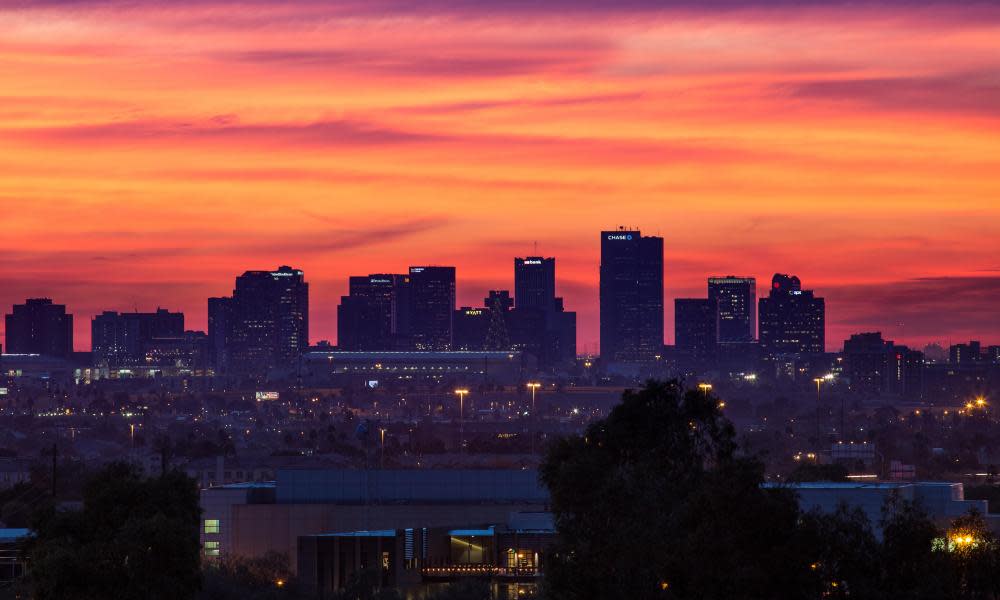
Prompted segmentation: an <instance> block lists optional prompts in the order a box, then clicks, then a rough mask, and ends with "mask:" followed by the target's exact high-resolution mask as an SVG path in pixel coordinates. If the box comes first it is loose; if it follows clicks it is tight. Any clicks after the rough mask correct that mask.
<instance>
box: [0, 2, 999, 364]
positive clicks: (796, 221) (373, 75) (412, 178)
mask: <svg viewBox="0 0 1000 600" xmlns="http://www.w3.org/2000/svg"><path fill="white" fill-rule="evenodd" d="M991 4H992V5H993V6H991ZM664 6H667V7H668V8H663V7H664ZM0 223H2V224H3V235H2V236H0V309H2V310H3V311H4V312H8V311H9V310H10V307H11V305H12V304H14V303H15V302H21V301H23V299H24V298H26V297H35V296H48V297H51V298H53V299H54V300H55V301H57V302H60V303H65V304H67V305H68V307H69V309H70V310H71V311H72V312H73V313H74V314H75V315H76V319H77V321H76V346H77V348H78V349H80V350H86V349H89V345H90V317H91V316H92V315H93V314H95V313H97V312H100V311H101V310H105V309H113V310H133V309H134V308H138V309H139V310H141V311H145V310H152V309H155V308H156V307H157V306H158V305H159V306H163V307H165V308H169V309H172V310H182V311H184V312H185V313H186V315H187V325H188V328H193V329H203V328H204V327H205V321H206V314H205V313H206V298H207V297H208V296H218V295H224V294H228V293H230V291H231V289H232V285H233V279H234V278H235V276H237V275H238V274H240V273H242V272H243V271H244V270H247V269H269V268H274V267H276V266H278V265H282V264H288V265H291V266H294V267H298V268H301V269H303V270H304V271H305V273H306V278H307V280H308V281H309V282H310V284H311V296H310V302H311V321H312V323H311V332H310V333H311V335H310V337H311V339H312V341H313V342H315V341H318V340H321V339H329V340H331V341H335V340H336V306H337V304H338V302H339V298H340V296H341V295H342V294H344V293H346V287H347V286H346V283H347V277H348V275H351V274H366V273H369V272H403V271H404V270H405V269H406V267H407V266H408V265H411V264H448V265H455V266H457V267H458V296H459V303H460V304H461V305H469V304H478V303H481V301H482V298H483V296H484V295H485V293H486V291H487V290H488V289H492V288H501V289H510V288H511V287H512V286H513V258H514V257H515V256H524V255H527V254H532V253H533V248H534V244H535V242H537V245H538V252H539V253H541V254H544V255H547V256H555V257H556V261H557V277H558V288H559V289H558V291H559V293H560V295H563V296H565V297H566V305H567V308H568V309H569V310H576V311H577V312H578V313H579V338H578V343H579V348H578V349H579V351H580V352H583V351H585V350H589V351H591V352H593V351H596V350H597V346H598V327H597V308H598V298H597V284H598V262H599V237H598V232H599V231H600V230H601V229H609V228H613V227H615V226H617V225H630V226H634V227H638V228H641V229H642V231H643V233H646V234H656V235H661V236H663V237H664V240H665V243H664V246H665V264H666V266H665V281H666V299H667V300H666V303H667V313H666V327H665V329H666V332H667V342H668V343H669V342H672V341H673V310H672V309H673V298H675V297H689V296H693V297H698V296H700V297H704V296H705V279H706V277H707V276H709V275H725V274H737V275H755V276H757V277H758V280H759V281H758V287H759V288H762V289H765V290H766V288H767V282H768V281H769V280H770V277H771V275H772V274H773V273H774V272H776V271H779V272H786V273H794V274H797V275H799V276H800V277H801V278H802V281H803V285H804V287H806V288H810V289H814V290H816V292H817V294H818V295H820V296H824V297H826V299H827V324H828V325H827V343H828V347H829V348H830V349H835V348H839V347H840V346H841V344H842V343H843V339H844V338H845V337H847V336H848V335H849V334H851V333H854V332H859V331H870V330H881V331H883V332H884V333H885V334H886V335H887V337H889V338H894V339H896V340H897V341H903V342H908V343H911V344H914V345H923V344H925V343H927V342H930V341H939V342H941V343H943V344H947V343H949V342H954V343H957V342H959V341H963V340H967V339H969V338H973V337H974V338H976V339H982V340H983V342H984V343H994V344H997V343H1000V317H998V309H1000V6H998V5H996V3H979V4H971V3H970V4H961V3H955V2H950V3H947V4H945V3H941V4H936V3H932V2H913V1H910V2H903V1H895V2H894V1H885V2H880V3H877V4H876V3H870V4H866V3H864V2H861V3H851V4H846V3H845V4H838V3H836V2H832V3H831V2H820V1H815V2H808V1H806V2H792V1H784V2H763V1H758V2H741V1H739V0H730V1H723V0H719V1H711V0H708V1H704V2H696V1H694V0H689V1H688V2H674V3H666V2H653V1H642V0H623V1H618V2H596V1H592V0H576V1H570V0H549V1H548V2H542V1H539V2H529V1H527V0H521V1H518V0H508V1H504V2H501V1H499V0H475V1H474V0H457V1H450V2H445V1H443V0H428V1H425V2H403V1H402V0H396V1H393V0H354V1H345V2H334V1H320V0H299V1H294V0H288V1H284V2H271V1H266V0H243V1H232V2H227V1H224V0H131V1H119V2H103V1H98V0H6V1H4V2H2V3H0ZM0 327H2V321H0Z"/></svg>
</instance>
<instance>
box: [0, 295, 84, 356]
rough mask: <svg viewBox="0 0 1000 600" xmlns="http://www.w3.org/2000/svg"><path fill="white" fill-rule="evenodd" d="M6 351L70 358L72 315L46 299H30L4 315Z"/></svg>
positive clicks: (62, 306)
mask: <svg viewBox="0 0 1000 600" xmlns="http://www.w3.org/2000/svg"><path fill="white" fill-rule="evenodd" d="M5 326H6V342H7V343H6V346H5V348H6V352H7V353H8V354H43V355H45V356H56V357H61V358H69V357H70V355H71V354H73V315H71V314H67V313H66V306H65V305H63V304H53V303H52V300H50V299H49V298H29V299H28V300H25V302H24V304H15V305H14V309H13V311H12V312H11V313H10V314H8V315H7V316H6V319H5Z"/></svg>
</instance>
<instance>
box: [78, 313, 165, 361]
mask: <svg viewBox="0 0 1000 600" xmlns="http://www.w3.org/2000/svg"><path fill="white" fill-rule="evenodd" d="M183 336H184V313H179V312H170V311H168V310H166V309H162V308H158V309H156V312H152V313H140V312H134V313H118V312H114V311H104V312H103V313H101V314H100V315H97V316H96V317H94V318H93V320H92V321H91V322H90V348H91V352H92V353H93V361H94V364H95V365H97V366H102V367H120V366H130V365H139V364H141V363H142V362H143V361H144V359H145V354H146V346H147V344H149V343H150V342H151V341H152V340H153V339H156V338H179V337H183Z"/></svg>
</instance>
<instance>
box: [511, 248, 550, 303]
mask: <svg viewBox="0 0 1000 600" xmlns="http://www.w3.org/2000/svg"><path fill="white" fill-rule="evenodd" d="M555 302H556V259H554V258H543V257H541V256H529V257H527V258H515V259H514V306H516V307H517V308H540V309H543V310H547V311H548V310H553V309H554V308H555Z"/></svg>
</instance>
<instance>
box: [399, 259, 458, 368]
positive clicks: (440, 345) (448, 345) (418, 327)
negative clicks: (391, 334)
mask: <svg viewBox="0 0 1000 600" xmlns="http://www.w3.org/2000/svg"><path fill="white" fill-rule="evenodd" d="M454 315H455V267H410V341H411V345H412V348H413V349H414V350H451V349H452V345H453V335H454V322H453V318H454Z"/></svg>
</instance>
